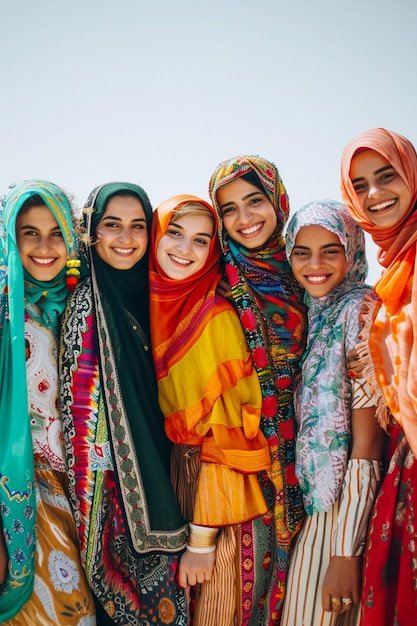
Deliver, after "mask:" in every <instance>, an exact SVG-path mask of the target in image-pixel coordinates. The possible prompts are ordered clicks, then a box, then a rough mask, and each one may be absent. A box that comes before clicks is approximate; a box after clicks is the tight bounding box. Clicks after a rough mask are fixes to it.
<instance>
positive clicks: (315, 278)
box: [305, 274, 330, 285]
mask: <svg viewBox="0 0 417 626" xmlns="http://www.w3.org/2000/svg"><path fill="white" fill-rule="evenodd" d="M305 278H306V280H307V282H309V283H314V284H316V285H318V284H321V283H324V282H326V280H328V279H329V278H330V274H321V275H320V276H318V275H317V276H306V277H305Z"/></svg>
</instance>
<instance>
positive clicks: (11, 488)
mask: <svg viewBox="0 0 417 626" xmlns="http://www.w3.org/2000/svg"><path fill="white" fill-rule="evenodd" d="M33 195H39V196H40V197H41V198H42V200H43V201H44V202H45V204H46V205H47V206H48V208H49V209H50V210H51V211H52V213H53V215H54V216H55V218H56V220H57V222H58V224H59V226H60V228H61V231H62V233H63V236H64V240H65V243H66V246H67V250H68V254H69V255H72V253H73V252H74V249H75V238H74V237H75V229H74V225H73V220H72V215H71V207H70V203H69V201H68V199H67V197H66V196H65V194H64V192H63V191H62V190H61V189H60V188H59V187H57V186H56V185H54V184H52V183H49V182H47V181H43V180H28V181H25V182H23V183H21V184H19V185H16V186H15V187H13V188H12V189H11V191H10V192H9V194H8V195H7V197H6V198H5V201H4V208H3V216H2V217H3V223H2V233H1V235H2V244H3V245H2V248H1V253H2V257H3V258H2V259H1V260H0V267H1V274H0V278H1V279H2V284H1V285H0V287H1V294H0V296H1V307H0V336H1V343H0V376H1V379H0V380H1V389H0V420H1V437H0V512H1V519H2V524H3V532H4V536H5V540H6V546H7V549H8V553H9V570H8V575H7V580H6V583H5V586H4V587H3V589H2V591H1V594H0V623H3V621H5V620H8V619H11V618H12V617H14V616H15V615H16V614H17V613H18V612H19V610H20V609H21V607H22V606H23V605H24V604H25V602H26V601H27V600H28V599H29V596H30V594H31V592H32V588H33V582H34V568H35V552H36V533H35V523H36V498H35V488H34V464H33V445H32V433H31V428H30V421H29V411H28V398H27V388H26V354H25V331H24V321H25V298H27V300H28V301H29V302H32V303H36V304H37V305H38V307H39V308H40V311H41V318H42V322H43V323H44V324H45V325H47V326H49V327H50V328H52V329H53V330H55V331H56V330H57V326H58V316H59V315H60V313H62V311H63V310H64V307H65V302H66V296H67V290H66V284H65V269H64V270H63V271H62V272H61V273H60V274H59V276H58V277H57V278H56V279H54V281H51V282H50V283H40V282H38V281H34V280H33V279H32V277H30V276H29V275H28V274H26V273H25V272H24V270H23V267H22V263H21V260H20V256H19V251H18V248H17V242H16V217H17V215H18V213H19V211H20V209H21V207H22V205H23V204H24V202H25V201H26V200H28V199H29V198H30V197H32V196H33ZM45 292H46V293H45ZM42 296H43V298H42ZM41 298H42V300H41Z"/></svg>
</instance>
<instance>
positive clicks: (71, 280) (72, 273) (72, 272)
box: [65, 259, 81, 293]
mask: <svg viewBox="0 0 417 626" xmlns="http://www.w3.org/2000/svg"><path fill="white" fill-rule="evenodd" d="M80 265H81V261H80V260H79V259H68V261H67V273H66V279H65V282H66V285H67V289H68V291H69V292H70V293H72V292H73V291H74V289H75V288H76V286H77V284H78V281H79V279H80V271H79V269H78V268H79V267H80Z"/></svg>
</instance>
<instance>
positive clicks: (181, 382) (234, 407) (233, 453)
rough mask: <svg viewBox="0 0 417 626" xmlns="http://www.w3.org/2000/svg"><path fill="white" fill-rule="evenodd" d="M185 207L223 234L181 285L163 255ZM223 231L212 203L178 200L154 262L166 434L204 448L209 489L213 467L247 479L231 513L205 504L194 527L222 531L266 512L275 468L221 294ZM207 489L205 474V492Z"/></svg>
mask: <svg viewBox="0 0 417 626" xmlns="http://www.w3.org/2000/svg"><path fill="white" fill-rule="evenodd" d="M184 205H200V206H202V207H204V208H206V209H207V210H208V211H209V212H210V214H211V215H212V217H213V223H214V225H215V231H214V233H215V234H214V236H213V238H212V240H211V242H210V248H209V254H208V258H207V261H206V263H205V264H204V266H203V267H202V268H200V270H199V271H197V272H196V273H195V274H193V275H192V276H189V277H187V278H184V279H182V280H174V279H171V278H169V277H168V276H167V275H166V274H165V272H163V270H162V269H161V267H160V266H159V263H158V260H157V254H156V253H157V246H158V243H159V241H160V239H161V237H162V236H163V235H164V234H165V233H166V232H167V230H168V228H169V224H170V222H171V220H172V218H173V216H174V215H175V213H176V211H180V210H181V208H182V207H184ZM190 210H191V209H190ZM216 231H217V218H216V214H215V212H214V209H213V207H212V206H211V205H210V204H208V203H207V202H205V201H204V200H202V199H201V198H198V197H196V196H191V195H181V196H175V197H174V198H171V199H170V200H167V201H165V202H163V203H162V204H161V205H160V206H159V207H158V209H157V210H156V211H155V217H154V222H153V225H152V243H151V259H150V268H151V271H150V291H151V300H150V302H151V320H152V324H151V328H152V343H153V349H154V359H155V364H156V371H157V378H158V386H159V401H160V404H161V408H162V410H163V412H164V414H165V429H166V432H167V434H168V436H169V437H170V439H171V440H172V441H174V442H175V443H181V444H186V445H194V446H195V445H197V446H199V447H200V448H201V457H200V458H201V460H202V461H206V462H207V463H209V464H211V468H210V469H209V470H207V471H208V472H209V473H210V475H211V478H210V479H209V480H208V481H207V483H205V484H208V485H209V486H211V487H212V488H214V489H217V488H218V484H217V482H216V480H217V475H218V474H217V473H218V472H221V471H222V470H221V469H219V470H217V469H213V467H212V466H213V464H215V465H217V466H218V467H219V466H226V467H227V468H230V469H232V470H234V471H236V472H239V473H240V474H245V475H246V478H243V479H241V478H237V477H236V478H235V481H236V484H238V482H239V481H240V480H246V481H247V483H245V485H244V487H243V489H242V488H241V489H236V493H232V491H233V490H230V491H229V492H228V494H227V495H228V496H229V502H230V510H229V511H222V510H221V509H222V506H219V507H218V509H217V511H216V513H217V515H218V517H217V518H215V517H214V514H213V510H216V507H215V506H212V508H211V514H210V507H207V501H206V500H204V506H199V504H198V502H199V501H200V500H198V501H197V504H196V507H195V510H194V513H195V515H197V516H198V514H199V513H198V511H202V512H203V513H202V517H201V518H199V519H197V520H196V517H195V516H194V518H193V521H194V522H196V523H201V524H203V525H214V526H215V525H221V524H222V522H223V523H224V520H227V523H239V522H241V521H242V520H246V519H251V518H252V517H256V516H259V515H260V514H262V513H264V512H265V510H266V508H265V500H264V498H263V496H262V493H261V491H260V487H259V482H258V479H257V472H258V471H261V470H264V469H267V468H269V466H270V458H269V450H268V447H267V443H266V440H265V438H264V436H263V435H262V434H261V433H260V432H259V422H260V415H261V394H260V389H259V384H258V380H257V377H256V372H255V370H254V369H253V365H252V359H251V357H250V352H249V350H248V348H247V347H246V345H245V344H246V342H245V338H244V335H243V331H242V327H241V325H240V322H239V319H238V318H237V316H236V311H235V310H234V308H233V306H232V305H231V303H230V302H228V301H227V300H225V299H224V298H223V297H221V296H220V295H218V294H217V293H216V287H217V285H218V283H219V281H220V279H221V271H220V254H221V252H220V246H219V243H218V240H217V237H216ZM161 320H162V321H163V322H162V323H161ZM213 475H215V477H214V478H213ZM205 476H206V477H207V472H206V473H205ZM232 476H234V474H233V473H232V474H230V473H228V474H227V479H225V478H224V477H222V480H223V481H226V482H227V480H232V478H231V477H232ZM202 482H203V479H202V478H201V473H200V476H199V485H200V487H201V484H202ZM239 484H240V486H241V487H242V484H241V483H239ZM242 491H244V492H245V502H242ZM203 492H205V493H206V494H208V493H211V494H212V495H211V497H212V498H213V499H212V504H213V505H214V503H215V502H216V498H215V497H214V495H213V493H212V489H210V488H207V489H205V488H202V489H198V492H197V496H198V498H201V499H203V498H202V496H201V494H202V493H203ZM217 495H219V494H217ZM230 498H233V501H232V500H231V499H230ZM221 499H222V497H221V496H220V497H219V500H218V502H220V501H221ZM204 509H205V510H204ZM196 511H197V512H196Z"/></svg>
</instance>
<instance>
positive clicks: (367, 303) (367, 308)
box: [356, 293, 391, 431]
mask: <svg viewBox="0 0 417 626" xmlns="http://www.w3.org/2000/svg"><path fill="white" fill-rule="evenodd" d="M380 306H381V303H380V302H378V301H377V300H375V295H374V294H373V293H372V294H367V295H366V296H365V298H364V300H363V304H362V310H361V314H360V318H361V321H362V323H363V326H362V330H361V334H360V335H359V337H360V340H359V343H358V344H357V345H356V349H357V352H358V357H359V361H360V362H361V363H362V365H363V374H361V377H363V378H366V380H367V381H368V383H369V385H370V386H371V389H372V392H373V395H374V398H375V408H376V417H377V419H378V422H379V424H380V425H381V427H382V428H383V429H384V430H385V431H387V428H388V425H389V424H390V423H391V414H390V411H389V409H388V407H387V405H386V402H385V398H384V395H383V393H382V389H381V387H380V386H379V384H378V382H377V379H376V376H375V370H374V365H373V361H372V355H371V352H370V350H369V336H370V332H371V327H372V324H373V321H374V319H375V317H376V315H377V313H378V310H379V307H380Z"/></svg>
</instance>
